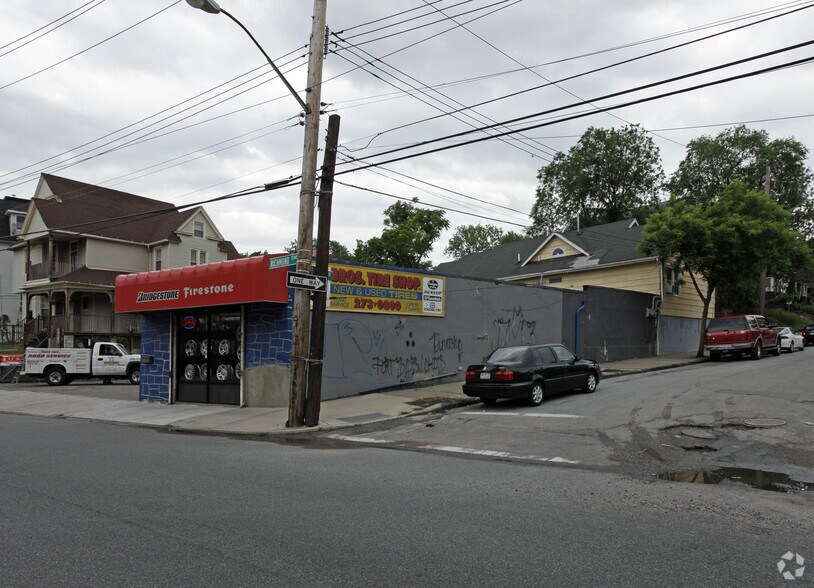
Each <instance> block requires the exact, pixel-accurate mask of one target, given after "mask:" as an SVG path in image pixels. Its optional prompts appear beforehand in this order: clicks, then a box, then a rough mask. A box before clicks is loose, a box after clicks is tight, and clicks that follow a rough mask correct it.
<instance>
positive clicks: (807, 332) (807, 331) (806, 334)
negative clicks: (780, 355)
mask: <svg viewBox="0 0 814 588" xmlns="http://www.w3.org/2000/svg"><path fill="white" fill-rule="evenodd" d="M800 334H801V335H802V336H803V340H804V341H805V345H808V344H809V343H811V344H813V345H814V324H811V325H808V326H807V327H805V328H803V329H802V330H801V331H800Z"/></svg>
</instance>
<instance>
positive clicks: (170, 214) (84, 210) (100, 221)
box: [29, 174, 195, 243]
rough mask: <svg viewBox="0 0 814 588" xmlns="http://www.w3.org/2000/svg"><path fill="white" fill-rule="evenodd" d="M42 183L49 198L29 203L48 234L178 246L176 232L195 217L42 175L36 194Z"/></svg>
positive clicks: (157, 202) (133, 197) (190, 212)
mask: <svg viewBox="0 0 814 588" xmlns="http://www.w3.org/2000/svg"><path fill="white" fill-rule="evenodd" d="M42 183H45V184H47V187H48V188H49V189H50V191H51V195H49V196H45V197H35V198H33V199H32V200H31V203H32V207H34V208H36V210H37V212H38V213H39V215H40V218H41V219H42V221H43V223H44V224H45V226H46V227H47V228H48V229H50V230H61V229H62V230H65V231H69V232H74V233H80V234H85V235H97V236H100V237H109V238H113V239H120V240H123V241H131V242H136V243H154V242H156V241H161V240H169V241H174V242H179V241H180V239H179V238H178V236H177V235H176V234H175V233H174V231H175V229H177V228H178V227H179V226H181V225H182V224H183V223H184V221H185V220H186V219H188V218H189V217H190V216H192V215H193V214H194V213H195V209H191V210H184V211H179V210H178V209H177V208H176V207H175V206H174V205H173V204H170V203H168V202H162V201H160V200H154V199H152V198H145V197H143V196H136V195H135V194H128V193H127V192H120V191H119V190H113V189H110V188H105V187H102V186H94V185H92V184H86V183H84V182H79V181H76V180H70V179H67V178H61V177H58V176H53V175H51V174H42V179H41V185H40V187H38V192H40V191H41V188H42ZM134 215H138V216H134ZM29 216H30V215H29ZM111 219H113V220H111Z"/></svg>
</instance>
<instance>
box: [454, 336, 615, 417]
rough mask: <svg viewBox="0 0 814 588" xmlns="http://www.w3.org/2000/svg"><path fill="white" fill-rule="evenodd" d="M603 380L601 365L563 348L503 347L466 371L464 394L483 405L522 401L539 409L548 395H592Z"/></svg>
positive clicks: (560, 346)
mask: <svg viewBox="0 0 814 588" xmlns="http://www.w3.org/2000/svg"><path fill="white" fill-rule="evenodd" d="M601 377H602V370H601V369H600V368H599V364H597V363H596V362H595V361H592V360H590V359H582V358H580V357H579V356H577V355H575V354H574V353H573V352H572V351H571V350H570V349H568V348H567V347H565V346H564V345H557V344H550V345H524V346H517V347H501V348H500V349H496V350H495V351H494V352H492V354H491V355H490V356H489V357H488V358H487V359H486V360H485V361H484V363H481V364H475V365H470V366H469V367H468V368H466V383H465V384H464V385H463V391H464V394H466V395H467V396H471V397H474V398H480V400H481V402H483V403H484V404H492V403H494V402H495V401H496V400H498V399H501V398H520V399H525V400H526V401H527V402H528V403H529V404H530V405H531V406H538V405H539V404H540V403H541V402H542V401H543V398H544V397H545V396H546V395H549V394H553V393H557V392H565V391H569V390H582V391H583V392H593V391H594V390H596V386H597V385H598V384H599V380H600V378H601Z"/></svg>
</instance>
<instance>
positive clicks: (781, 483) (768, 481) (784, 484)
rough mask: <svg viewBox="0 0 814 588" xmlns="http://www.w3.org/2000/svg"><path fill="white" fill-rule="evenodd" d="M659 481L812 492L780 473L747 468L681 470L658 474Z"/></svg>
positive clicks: (807, 484)
mask: <svg viewBox="0 0 814 588" xmlns="http://www.w3.org/2000/svg"><path fill="white" fill-rule="evenodd" d="M657 478H658V479H659V480H668V481H670V482H687V483H689V484H721V483H724V482H733V483H736V484H744V485H746V486H751V487H752V488H757V489H759V490H770V491H772V492H795V491H798V490H814V483H810V482H800V481H798V480H794V479H793V478H791V477H789V476H788V475H786V474H782V473H780V472H768V471H762V470H752V469H749V468H716V469H710V470H683V471H677V472H663V473H661V474H658V476H657Z"/></svg>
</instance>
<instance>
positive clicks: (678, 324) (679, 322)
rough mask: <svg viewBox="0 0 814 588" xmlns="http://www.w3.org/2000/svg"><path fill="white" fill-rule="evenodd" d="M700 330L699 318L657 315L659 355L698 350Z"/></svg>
mask: <svg viewBox="0 0 814 588" xmlns="http://www.w3.org/2000/svg"><path fill="white" fill-rule="evenodd" d="M702 330H703V329H702V328H701V319H692V318H681V317H677V316H661V317H659V355H670V354H671V353H685V352H689V351H698V344H699V342H700V341H701V332H702Z"/></svg>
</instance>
